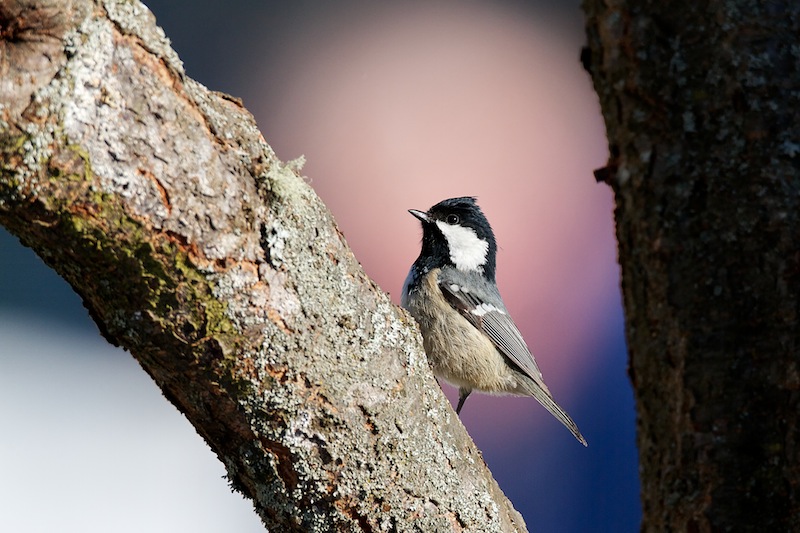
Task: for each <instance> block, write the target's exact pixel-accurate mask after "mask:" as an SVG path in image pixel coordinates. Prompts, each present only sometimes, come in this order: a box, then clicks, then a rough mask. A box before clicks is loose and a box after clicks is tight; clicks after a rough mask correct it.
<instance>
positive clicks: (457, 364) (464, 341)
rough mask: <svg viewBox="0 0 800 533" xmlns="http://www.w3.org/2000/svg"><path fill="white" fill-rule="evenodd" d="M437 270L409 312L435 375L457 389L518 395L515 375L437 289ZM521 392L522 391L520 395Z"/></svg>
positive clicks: (425, 283) (427, 281) (428, 279)
mask: <svg viewBox="0 0 800 533" xmlns="http://www.w3.org/2000/svg"><path fill="white" fill-rule="evenodd" d="M437 278H438V269H437V270H434V271H433V272H432V273H431V274H430V275H429V276H427V278H426V280H425V282H424V286H423V287H420V290H421V291H422V292H424V293H425V295H426V297H425V298H416V299H415V301H414V303H413V305H411V306H410V307H409V311H410V312H411V314H412V315H413V316H414V318H415V319H416V321H417V323H419V326H420V331H421V332H422V337H423V344H424V346H425V352H426V353H427V355H428V361H429V362H430V364H431V368H432V369H433V373H434V374H436V376H438V377H440V378H442V379H444V380H445V381H447V382H448V383H451V384H452V385H455V386H456V387H460V388H465V389H478V390H481V391H484V392H489V393H495V394H503V393H505V394H514V393H519V392H518V388H519V384H518V382H517V377H516V375H515V374H516V373H515V372H513V371H512V370H511V369H510V368H509V366H508V365H507V364H506V361H505V358H504V357H503V356H502V355H501V354H500V352H498V351H497V349H496V348H495V347H494V344H492V342H491V341H490V340H489V338H488V337H486V336H485V335H483V334H482V333H481V332H480V331H478V330H477V329H476V328H475V327H474V326H473V325H472V324H470V322H469V321H468V320H467V319H465V318H464V317H462V316H461V315H460V314H458V313H456V312H452V311H450V312H442V310H447V309H452V308H451V307H450V304H449V303H448V302H447V300H445V298H444V295H442V291H441V290H440V289H439V285H438V281H437ZM520 392H521V391H520Z"/></svg>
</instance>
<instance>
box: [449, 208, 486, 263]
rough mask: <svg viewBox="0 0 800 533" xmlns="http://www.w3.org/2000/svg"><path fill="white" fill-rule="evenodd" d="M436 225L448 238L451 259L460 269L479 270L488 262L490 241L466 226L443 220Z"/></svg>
mask: <svg viewBox="0 0 800 533" xmlns="http://www.w3.org/2000/svg"><path fill="white" fill-rule="evenodd" d="M436 226H437V227H438V228H439V230H440V231H441V232H442V234H443V235H444V236H445V238H446V239H447V246H448V248H450V260H451V261H452V262H453V264H454V265H456V268H457V269H459V270H465V271H469V270H478V269H479V268H481V267H483V265H485V264H486V253H487V252H488V251H489V243H488V242H487V241H484V240H483V239H479V238H478V236H477V235H476V234H475V231H474V230H473V229H471V228H465V227H464V226H451V225H450V224H447V223H445V222H442V221H441V220H437V221H436Z"/></svg>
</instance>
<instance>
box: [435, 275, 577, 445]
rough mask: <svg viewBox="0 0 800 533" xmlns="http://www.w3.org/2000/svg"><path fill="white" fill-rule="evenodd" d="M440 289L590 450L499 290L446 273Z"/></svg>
mask: <svg viewBox="0 0 800 533" xmlns="http://www.w3.org/2000/svg"><path fill="white" fill-rule="evenodd" d="M439 288H440V290H441V291H442V294H443V295H444V297H445V299H446V300H447V301H448V302H449V303H450V305H452V306H453V308H454V309H456V310H457V311H458V312H459V313H461V315H462V316H463V317H464V318H466V319H467V320H468V321H469V322H470V323H471V324H472V325H473V326H475V327H476V328H477V329H478V330H480V331H481V332H483V333H484V334H485V335H486V336H487V337H488V338H489V339H490V340H491V341H492V344H494V345H495V347H496V348H497V350H498V351H499V352H500V353H501V354H503V355H504V356H506V358H508V360H509V361H511V362H512V364H514V365H515V366H516V367H517V368H519V370H520V371H521V372H522V373H523V374H525V375H526V376H528V377H529V378H530V379H531V381H532V383H530V384H527V385H528V387H529V389H528V390H529V392H530V394H531V395H532V396H533V397H534V398H536V400H538V401H539V403H541V404H542V405H543V406H544V408H545V409H547V410H548V411H550V413H551V414H552V415H553V416H555V417H556V418H557V419H558V420H559V421H560V422H561V423H562V424H564V425H565V426H566V427H567V429H569V430H570V432H572V434H573V435H574V436H575V438H576V439H578V442H580V443H581V444H583V445H584V446H586V439H584V438H583V435H581V432H580V430H579V429H578V426H577V425H576V424H575V422H574V421H573V420H572V418H571V417H570V416H569V415H568V414H567V412H566V411H564V409H562V408H561V406H559V405H558V404H557V403H556V402H555V400H554V399H553V396H552V395H551V394H550V390H549V389H548V388H547V385H545V384H544V379H543V378H542V373H541V371H539V366H538V365H537V364H536V360H535V359H534V358H533V355H532V354H531V352H530V350H529V349H528V346H527V345H526V344H525V340H524V339H523V338H522V334H521V333H520V332H519V330H518V329H517V326H516V324H514V321H513V320H511V317H510V316H509V314H508V311H507V310H506V308H505V305H504V304H503V300H502V299H501V298H500V294H499V293H498V292H497V288H496V287H494V286H489V285H488V283H486V282H484V281H482V280H479V279H472V280H470V287H468V288H467V287H464V286H463V285H461V284H459V283H457V282H456V281H455V280H454V279H450V277H449V276H448V275H447V272H446V271H442V272H441V273H440V276H439Z"/></svg>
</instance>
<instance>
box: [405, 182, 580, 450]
mask: <svg viewBox="0 0 800 533" xmlns="http://www.w3.org/2000/svg"><path fill="white" fill-rule="evenodd" d="M408 212H409V213H411V214H412V215H413V216H414V217H416V218H417V219H418V220H419V221H420V222H421V223H422V246H421V251H420V254H419V257H417V259H416V261H414V264H413V265H412V266H411V269H410V270H409V272H408V276H407V277H406V280H405V282H404V283H403V292H402V297H401V305H402V306H403V308H405V309H406V310H407V311H408V312H409V313H411V316H413V317H414V319H415V321H416V322H417V324H419V328H420V332H421V333H422V341H423V346H424V348H425V352H426V354H427V356H428V361H429V363H430V365H431V367H432V370H433V373H434V374H435V375H436V376H437V377H438V378H441V379H443V380H444V381H446V382H448V383H450V384H452V385H454V386H456V387H458V393H459V396H458V406H457V407H456V414H460V413H461V409H462V408H463V407H464V402H465V401H466V400H467V397H468V396H469V395H470V394H471V393H472V391H473V390H477V391H481V392H485V393H489V394H513V395H520V396H533V397H534V398H535V399H536V400H537V401H538V402H539V403H540V404H541V405H542V406H543V407H544V408H545V409H547V410H548V411H549V412H550V413H551V414H552V415H553V416H554V417H555V418H556V419H557V420H559V421H560V422H561V423H562V424H564V426H565V427H566V428H567V429H569V430H570V432H571V433H572V434H573V435H574V436H575V438H576V439H577V440H578V442H580V443H581V444H583V445H584V446H587V442H586V439H585V438H584V437H583V435H582V434H581V432H580V430H579V429H578V426H577V425H576V424H575V422H574V421H573V420H572V418H571V417H570V416H569V415H568V414H567V412H566V411H564V409H562V408H561V407H560V406H559V405H558V404H557V403H556V402H555V400H554V399H553V395H552V394H551V393H550V390H549V389H548V388H547V385H545V383H544V379H543V378H542V373H541V371H540V370H539V365H537V364H536V359H534V357H533V354H531V351H530V350H529V349H528V345H527V344H526V343H525V340H524V339H523V338H522V334H521V333H520V331H519V329H518V328H517V326H516V325H515V324H514V321H513V320H512V318H511V316H510V314H509V312H508V309H507V308H506V306H505V304H504V303H503V299H502V297H501V296H500V291H499V290H498V288H497V283H496V281H495V275H496V267H497V242H496V240H495V236H494V232H493V231H492V227H491V226H490V225H489V221H488V220H487V219H486V216H485V215H484V214H483V211H481V208H480V207H479V206H478V204H477V200H476V198H475V197H473V196H463V197H459V198H449V199H447V200H442V201H441V202H439V203H438V204H436V205H434V206H433V207H431V208H430V209H428V210H427V211H420V210H417V209H409V210H408Z"/></svg>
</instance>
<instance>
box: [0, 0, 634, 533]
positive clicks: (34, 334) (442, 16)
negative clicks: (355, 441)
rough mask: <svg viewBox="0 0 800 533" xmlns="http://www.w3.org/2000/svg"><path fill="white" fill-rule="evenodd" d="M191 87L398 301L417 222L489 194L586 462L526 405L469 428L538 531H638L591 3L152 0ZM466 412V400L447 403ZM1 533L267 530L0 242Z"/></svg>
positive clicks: (518, 311)
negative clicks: (300, 172)
mask: <svg viewBox="0 0 800 533" xmlns="http://www.w3.org/2000/svg"><path fill="white" fill-rule="evenodd" d="M148 6H149V7H150V9H151V10H152V11H153V12H154V13H155V15H156V18H157V20H158V22H159V24H160V25H161V26H162V27H163V28H164V30H165V32H166V34H167V35H168V37H169V38H170V39H171V40H172V42H173V45H174V47H175V49H176V50H177V52H178V54H179V55H180V57H181V59H182V60H183V61H184V64H185V67H186V71H187V73H188V75H189V76H191V77H193V78H195V79H197V80H199V81H200V82H201V83H203V84H205V85H206V86H208V87H209V88H211V89H214V90H217V91H222V92H226V93H230V94H232V95H234V96H237V97H240V98H242V99H243V101H244V104H245V106H246V107H247V108H248V109H249V110H250V111H252V112H253V114H254V115H255V117H256V119H257V120H258V123H259V125H260V127H261V130H262V132H263V133H264V136H265V138H266V139H267V142H269V143H270V145H271V146H272V147H273V148H274V149H275V151H276V152H277V154H278V156H279V157H280V158H281V159H283V160H284V161H286V160H290V159H294V158H296V157H298V156H300V155H305V156H306V158H307V164H306V166H305V168H304V174H306V175H307V176H308V179H309V181H310V183H311V185H312V186H313V187H314V189H315V190H316V191H317V193H318V194H319V195H320V196H321V197H322V198H323V200H324V201H325V203H326V204H327V205H328V206H329V208H330V209H331V211H332V212H333V214H334V216H335V218H336V220H337V221H338V223H339V225H340V227H341V229H342V231H343V232H344V235H345V237H346V238H347V241H348V243H349V244H350V246H351V247H352V248H353V250H354V251H355V254H356V256H357V257H358V258H359V260H360V261H361V262H362V264H363V266H364V268H365V269H366V271H367V273H368V274H369V275H370V276H371V277H372V278H373V279H375V280H376V281H377V282H378V284H379V285H380V286H381V287H382V288H383V289H384V290H385V291H387V292H389V293H390V294H391V295H392V298H393V299H394V301H395V302H398V301H399V293H400V288H401V286H402V283H403V279H404V278H405V275H406V273H407V271H408V268H409V266H410V265H411V263H412V262H413V261H414V259H415V258H416V256H417V254H418V252H419V241H420V236H421V231H420V227H419V223H418V222H417V221H416V220H415V219H414V218H413V217H411V216H410V215H409V214H408V213H407V212H406V210H407V209H409V208H416V209H423V210H425V209H427V208H428V207H430V206H431V205H433V204H435V203H436V202H438V201H440V200H442V199H444V198H448V197H453V196H464V195H473V196H477V197H478V199H479V203H480V205H481V206H482V208H483V210H484V212H485V213H486V214H487V216H488V218H489V220H490V221H491V223H492V225H493V227H494V230H495V233H496V235H497V239H498V242H499V245H500V251H499V255H498V284H499V286H500V290H501V292H502V293H503V294H504V297H505V300H506V304H507V306H508V307H509V309H510V311H511V313H512V315H513V316H514V317H515V319H516V322H517V324H518V326H519V327H520V329H521V330H522V333H523V334H524V336H525V337H526V339H527V341H528V344H529V345H530V347H531V349H532V351H533V352H534V354H535V355H536V358H537V361H538V363H539V366H540V367H541V369H542V372H543V373H544V376H545V379H546V381H547V383H548V385H549V387H550V389H551V391H552V392H553V394H554V396H555V398H556V399H557V401H558V402H559V403H560V404H561V405H562V406H563V407H564V408H565V409H566V410H567V411H568V412H569V413H570V414H571V415H572V416H573V418H574V419H575V421H576V422H577V423H578V425H579V426H580V428H581V430H582V432H583V434H584V435H585V436H586V438H587V440H588V441H589V447H588V448H586V449H584V448H583V446H581V445H580V444H578V443H577V442H576V441H575V440H574V439H573V438H572V436H571V435H570V434H569V432H568V431H567V430H566V429H565V428H563V427H562V426H561V425H560V424H559V423H558V422H557V421H556V420H555V419H553V418H552V417H551V416H550V415H549V414H548V413H547V412H546V411H545V410H544V409H543V408H541V407H540V406H539V405H538V404H536V402H535V401H534V400H532V399H528V398H510V397H489V396H483V395H473V396H472V397H471V398H470V399H469V401H468V402H467V403H466V406H465V408H464V411H463V412H462V420H463V422H464V424H465V426H466V427H467V429H468V431H469V432H470V434H471V435H472V437H473V439H474V440H475V442H476V444H477V445H478V447H479V448H480V449H481V450H482V452H483V456H484V459H485V460H486V462H487V464H488V465H489V467H490V468H491V470H492V472H493V473H494V475H495V477H496V479H497V480H498V482H499V484H500V487H501V488H502V489H503V490H504V491H505V493H506V495H507V496H508V497H509V498H510V499H511V501H512V502H513V503H514V506H515V507H516V508H517V509H518V510H519V511H520V512H521V513H522V514H523V516H524V517H525V519H526V521H527V524H528V526H529V528H530V529H531V530H532V531H537V532H586V531H588V532H604V531H608V532H624V531H637V530H638V529H639V520H640V516H641V510H640V504H639V497H638V491H639V483H638V478H637V460H636V448H635V442H634V421H635V415H634V406H633V396H632V391H631V387H630V384H629V382H628V379H627V376H626V352H625V345H624V335H623V317H622V310H621V303H620V294H619V272H618V267H617V264H616V244H615V241H614V226H613V216H612V209H613V202H612V196H611V192H610V190H609V189H608V187H607V186H605V185H598V184H596V183H595V180H594V178H593V176H592V170H593V169H595V168H598V167H601V166H603V165H604V164H605V161H606V141H605V135H604V127H603V123H602V118H601V116H600V110H599V105H598V102H597V98H596V96H595V94H594V93H593V91H592V88H591V82H590V79H589V76H588V74H586V73H585V72H584V71H583V69H582V68H581V66H580V63H579V60H578V57H579V53H580V48H581V46H582V45H583V43H584V41H585V38H584V34H583V18H582V13H581V11H580V9H579V2H578V1H577V0H575V1H573V0H538V1H537V0H529V1H522V0H519V1H515V0H505V1H499V0H496V1H494V2H476V1H460V2H456V1H455V0H453V1H445V0H441V1H425V2H423V1H408V2H403V3H400V2H396V3H392V2H367V1H361V0H342V1H339V2H335V3H329V2H321V1H295V2H272V1H257V0H233V1H227V2H212V1H200V0H158V1H156V0H151V1H150V2H148ZM445 389H446V393H447V394H448V396H449V398H450V399H451V400H454V399H455V397H456V393H455V391H454V390H453V389H452V388H450V387H445ZM0 419H2V421H3V431H2V435H0V502H2V503H0V531H9V532H11V531H13V532H39V531H41V532H45V531H46V532H52V531H59V532H72V531H75V532H77V531H80V532H93V531H98V532H99V531H104V532H105V531H114V532H127V531H150V532H161V531H164V532H166V531H170V532H173V531H193V532H215V531H238V532H250V531H252V532H255V531H263V528H262V526H261V523H260V521H259V520H258V518H257V517H256V515H255V514H254V513H253V511H252V506H251V505H250V503H249V501H247V500H244V499H242V498H241V496H239V495H237V494H233V493H231V492H230V490H229V489H228V486H227V482H226V481H225V479H224V473H225V472H224V469H223V467H222V465H221V463H219V461H218V460H217V459H216V457H215V456H214V454H213V453H212V452H211V451H210V450H209V448H208V447H207V446H206V444H205V442H204V441H203V440H202V439H201V438H200V437H199V436H198V435H197V434H196V433H195V431H194V429H193V428H192V427H191V425H190V424H189V423H188V422H187V421H186V420H185V419H183V417H182V416H181V415H180V414H179V413H178V412H177V410H176V409H175V408H174V407H172V405H170V404H169V403H168V402H167V401H165V400H164V399H163V397H162V396H161V393H160V392H159V390H158V389H157V388H156V387H155V385H153V384H152V383H151V382H150V380H149V378H148V377H147V376H146V375H145V373H144V372H142V371H141V369H140V368H139V367H138V364H137V363H136V362H135V361H134V360H133V358H132V357H131V356H130V355H129V354H127V353H125V352H124V351H122V350H119V349H114V348H112V347H111V346H109V345H108V344H106V343H105V341H103V340H102V338H101V337H100V336H99V334H98V331H97V328H96V326H95V325H94V324H93V323H92V321H91V320H90V319H89V317H88V315H87V313H86V310H85V309H84V308H83V306H82V304H81V302H80V299H79V298H78V297H77V295H75V294H74V293H73V292H72V290H71V289H70V288H69V286H68V285H67V284H66V282H64V281H63V280H61V279H60V278H58V277H57V276H56V275H55V274H54V273H53V272H51V271H49V269H47V268H46V267H45V266H44V265H43V263H42V262H41V261H40V260H39V259H38V258H37V257H36V256H35V255H34V254H33V253H32V252H31V251H30V250H28V249H25V248H23V247H22V246H21V245H20V244H19V242H18V241H17V239H16V238H15V237H13V236H11V235H9V234H8V233H7V232H5V230H2V229H0Z"/></svg>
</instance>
